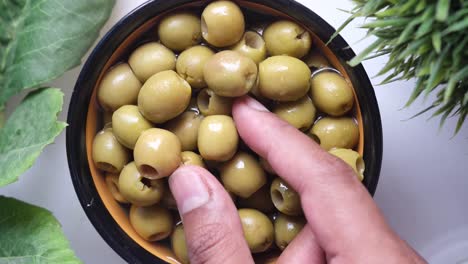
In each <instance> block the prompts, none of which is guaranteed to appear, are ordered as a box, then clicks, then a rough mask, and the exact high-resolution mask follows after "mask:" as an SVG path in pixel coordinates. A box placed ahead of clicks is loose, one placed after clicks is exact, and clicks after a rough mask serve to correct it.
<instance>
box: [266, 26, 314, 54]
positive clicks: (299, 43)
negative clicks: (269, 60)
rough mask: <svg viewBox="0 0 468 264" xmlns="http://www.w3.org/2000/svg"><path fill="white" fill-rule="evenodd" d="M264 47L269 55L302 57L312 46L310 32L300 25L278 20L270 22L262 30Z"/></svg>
mask: <svg viewBox="0 0 468 264" xmlns="http://www.w3.org/2000/svg"><path fill="white" fill-rule="evenodd" d="M263 37H264V38H265V43H266V48H267V51H268V53H269V54H270V55H272V56H276V55H288V56H292V57H296V58H302V57H304V56H305V55H306V54H307V53H309V50H310V47H311V46H312V38H311V36H310V33H309V32H307V30H305V28H303V27H301V26H300V25H298V24H296V23H294V22H292V21H289V20H280V21H276V22H274V23H272V24H271V25H270V26H268V27H267V28H266V29H265V32H263Z"/></svg>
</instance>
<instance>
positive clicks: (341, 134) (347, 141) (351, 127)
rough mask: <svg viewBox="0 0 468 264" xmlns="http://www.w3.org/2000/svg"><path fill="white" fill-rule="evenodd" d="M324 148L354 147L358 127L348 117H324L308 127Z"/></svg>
mask: <svg viewBox="0 0 468 264" xmlns="http://www.w3.org/2000/svg"><path fill="white" fill-rule="evenodd" d="M309 135H311V136H312V137H313V138H315V139H316V140H317V141H318V142H317V143H319V144H320V146H321V147H322V148H323V149H325V150H330V149H332V148H350V149H351V148H354V147H355V146H356V144H357V143H358V141H359V127H358V125H357V123H356V122H355V121H354V119H352V118H350V117H324V118H322V119H320V120H319V121H317V122H316V123H315V124H314V126H313V127H312V128H311V129H310V131H309Z"/></svg>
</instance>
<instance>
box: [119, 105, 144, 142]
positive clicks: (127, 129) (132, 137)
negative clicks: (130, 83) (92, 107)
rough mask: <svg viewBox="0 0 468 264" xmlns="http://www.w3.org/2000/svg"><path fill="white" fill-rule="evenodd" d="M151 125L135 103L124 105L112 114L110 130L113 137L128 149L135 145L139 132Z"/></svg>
mask: <svg viewBox="0 0 468 264" xmlns="http://www.w3.org/2000/svg"><path fill="white" fill-rule="evenodd" d="M152 127H153V125H152V124H151V122H149V121H148V120H146V118H144V117H143V115H142V114H141V113H140V111H139V110H138V107H137V106H136V105H124V106H122V107H120V108H119V109H117V110H116V111H115V112H114V114H113V115H112V130H113V131H114V135H115V137H116V138H117V140H119V142H120V143H121V144H122V145H124V146H125V147H127V148H130V149H133V148H134V147H135V143H136V141H137V139H138V137H139V136H140V134H141V133H142V132H143V131H145V130H147V129H150V128H152Z"/></svg>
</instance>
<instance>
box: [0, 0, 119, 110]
mask: <svg viewBox="0 0 468 264" xmlns="http://www.w3.org/2000/svg"><path fill="white" fill-rule="evenodd" d="M114 1H115V0H99V1H98V0H80V1H76V0H41V1H31V0H3V1H0V28H3V29H5V30H4V31H5V33H6V34H5V36H2V41H0V50H4V52H2V53H0V55H1V57H0V110H1V108H2V107H3V106H4V104H5V103H6V102H7V101H8V99H9V98H10V97H11V96H12V95H15V94H17V93H18V92H20V91H21V90H23V89H28V88H37V87H38V86H40V85H41V84H43V83H45V82H47V81H50V80H53V79H55V78H56V77H58V76H60V75H62V74H63V73H64V72H65V71H67V70H68V69H71V68H73V67H74V66H76V65H78V64H79V63H80V59H81V57H82V56H83V54H84V53H85V52H86V51H87V50H88V48H89V47H90V46H91V44H92V43H93V42H94V40H95V39H96V38H97V36H98V34H99V30H100V28H101V26H102V25H103V24H104V22H105V21H106V20H107V18H108V17H109V14H110V12H111V10H112V7H113V5H114ZM4 31H3V30H2V33H1V34H0V35H4V33H3V32H4Z"/></svg>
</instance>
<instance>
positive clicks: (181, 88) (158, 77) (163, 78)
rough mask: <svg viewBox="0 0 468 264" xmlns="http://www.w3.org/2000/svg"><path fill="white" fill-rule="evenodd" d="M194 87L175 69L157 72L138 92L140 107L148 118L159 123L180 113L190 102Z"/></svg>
mask: <svg viewBox="0 0 468 264" xmlns="http://www.w3.org/2000/svg"><path fill="white" fill-rule="evenodd" d="M191 96H192V89H191V88H190V85H189V84H188V83H187V82H186V81H185V80H184V79H182V78H181V77H180V76H179V75H178V74H177V73H176V72H175V71H163V72H160V73H157V74H155V75H153V76H151V78H149V79H148V81H146V82H145V84H144V85H143V87H142V88H141V90H140V93H139V94H138V109H139V110H140V112H141V113H142V114H143V116H144V117H146V119H148V120H150V121H152V122H154V123H156V124H159V123H164V122H166V121H168V120H170V119H172V118H174V117H176V116H178V115H180V114H181V113H182V112H184V110H185V109H186V108H187V106H188V105H189V103H190V97H191Z"/></svg>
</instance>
